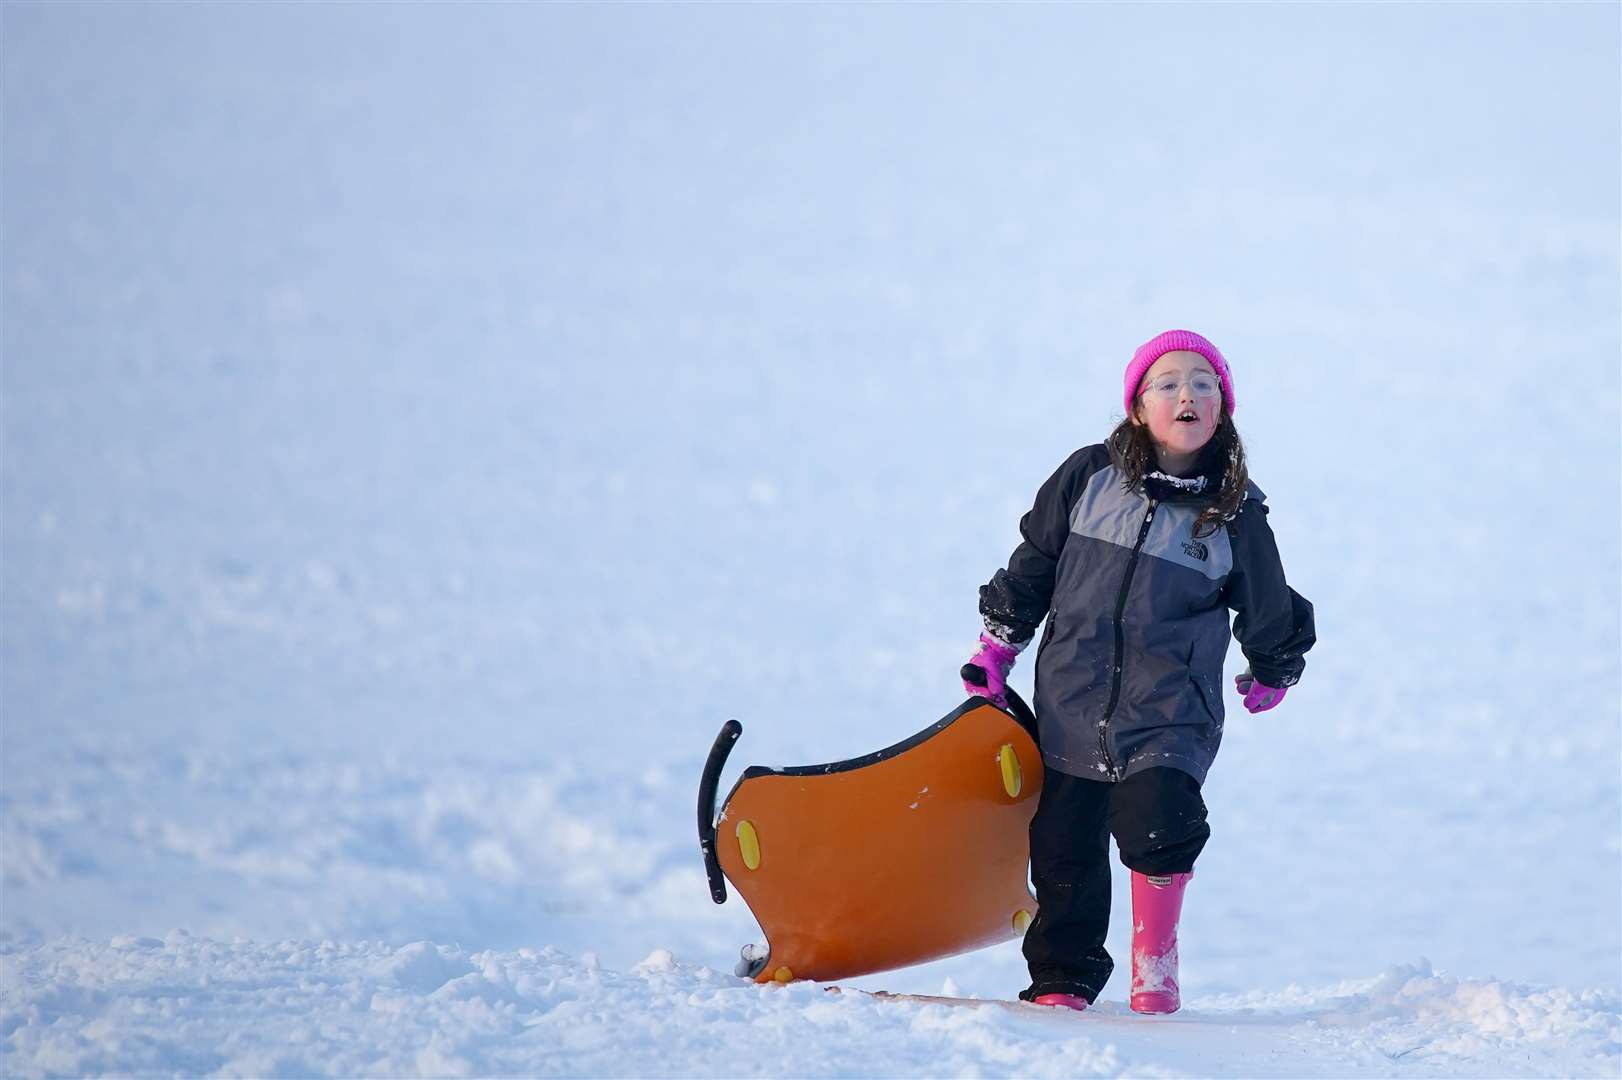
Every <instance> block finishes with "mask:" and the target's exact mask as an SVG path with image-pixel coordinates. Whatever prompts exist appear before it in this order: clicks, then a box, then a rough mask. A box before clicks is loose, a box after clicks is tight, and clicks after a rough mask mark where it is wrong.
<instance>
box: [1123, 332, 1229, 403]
mask: <svg viewBox="0 0 1622 1080" xmlns="http://www.w3.org/2000/svg"><path fill="white" fill-rule="evenodd" d="M1181 350H1186V351H1188V352H1196V353H1199V354H1200V355H1201V356H1203V357H1205V358H1206V359H1207V360H1209V361H1211V367H1212V368H1213V369H1214V370H1215V371H1216V373H1217V378H1218V379H1220V380H1221V381H1222V402H1223V404H1224V405H1226V406H1227V407H1228V415H1229V416H1232V415H1233V410H1234V409H1235V408H1237V407H1238V403H1237V402H1235V401H1234V399H1233V374H1232V373H1231V372H1229V371H1228V362H1227V361H1226V360H1224V359H1223V358H1222V353H1221V351H1220V350H1218V349H1217V347H1216V346H1215V345H1213V344H1211V343H1210V342H1209V341H1207V340H1205V339H1204V338H1203V337H1201V336H1200V335H1198V334H1196V333H1195V332H1194V331H1192V330H1167V331H1166V332H1165V333H1162V334H1156V335H1155V336H1154V337H1152V338H1150V339H1149V340H1148V341H1145V342H1144V343H1143V344H1142V345H1139V346H1138V351H1137V352H1135V353H1133V354H1132V362H1131V363H1130V364H1128V365H1126V378H1125V380H1124V383H1125V392H1126V396H1125V399H1124V400H1125V403H1126V415H1128V416H1131V415H1132V399H1133V398H1135V397H1137V396H1138V384H1139V383H1141V382H1142V381H1143V376H1144V375H1145V374H1146V373H1147V372H1148V370H1149V369H1150V368H1152V367H1154V366H1155V361H1156V360H1159V359H1160V358H1161V357H1162V356H1165V355H1166V354H1167V353H1169V352H1178V351H1181Z"/></svg>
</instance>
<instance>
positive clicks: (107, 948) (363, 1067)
mask: <svg viewBox="0 0 1622 1080" xmlns="http://www.w3.org/2000/svg"><path fill="white" fill-rule="evenodd" d="M0 971H3V976H4V978H3V980H0V987H3V988H0V1034H3V1043H0V1050H3V1055H4V1056H3V1064H4V1072H5V1074H6V1075H7V1076H19V1077H31V1076H47V1075H60V1074H73V1075H87V1074H97V1073H106V1072H119V1073H135V1074H142V1073H157V1072H179V1073H186V1074H194V1075H219V1076H289V1075H301V1076H302V1075H309V1076H405V1075H435V1076H470V1075H515V1074H525V1075H573V1076H586V1075H646V1076H654V1075H716V1074H725V1075H740V1076H766V1075H785V1074H791V1075H852V1074H862V1075H881V1074H882V1075H918V1074H928V1075H952V1076H985V1075H1010V1074H1016V1073H1017V1074H1020V1075H1029V1076H1076V1075H1085V1076H1115V1075H1121V1074H1123V1073H1130V1074H1133V1075H1140V1076H1141V1075H1162V1076H1176V1075H1200V1074H1210V1073H1212V1072H1220V1071H1224V1065H1223V1063H1224V1062H1227V1063H1230V1064H1232V1063H1235V1062H1238V1061H1244V1062H1245V1063H1246V1065H1245V1070H1244V1071H1245V1072H1247V1073H1248V1074H1250V1075H1259V1074H1261V1073H1260V1072H1259V1071H1258V1069H1257V1063H1258V1062H1260V1063H1271V1064H1269V1065H1267V1066H1266V1067H1267V1069H1271V1070H1276V1074H1277V1075H1294V1076H1310V1075H1339V1076H1350V1075H1388V1074H1389V1073H1390V1072H1391V1071H1392V1069H1393V1068H1394V1067H1395V1066H1396V1063H1397V1062H1400V1063H1401V1065H1400V1067H1401V1070H1402V1072H1403V1073H1404V1074H1405V1075H1406V1074H1413V1075H1427V1076H1447V1075H1470V1074H1478V1075H1479V1074H1492V1075H1528V1076H1534V1075H1569V1076H1585V1075H1593V1076H1603V1075H1615V1073H1616V1069H1617V1064H1618V1055H1619V1044H1622V1035H1619V1031H1622V1028H1619V1015H1618V1002H1617V1000H1616V998H1615V997H1614V996H1609V995H1606V994H1601V993H1597V992H1589V993H1573V992H1570V991H1565V990H1534V989H1527V988H1523V987H1518V986H1514V985H1510V984H1507V983H1502V982H1497V981H1494V980H1479V979H1466V980H1460V979H1454V978H1450V977H1447V976H1444V975H1438V974H1435V973H1433V972H1432V971H1431V970H1430V968H1429V966H1428V965H1426V964H1419V965H1415V966H1410V967H1394V968H1391V969H1389V970H1388V971H1386V972H1385V973H1384V974H1383V975H1380V976H1379V977H1377V978H1374V979H1371V980H1366V981H1364V982H1362V983H1358V984H1345V985H1342V986H1337V987H1334V988H1330V989H1328V990H1319V991H1314V990H1308V989H1301V988H1297V987H1292V988H1290V989H1288V990H1286V991H1284V992H1282V993H1280V994H1274V995H1263V994H1257V995H1248V996H1244V997H1233V998H1212V999H1208V1000H1205V1001H1200V1000H1195V1001H1192V1002H1191V1003H1190V1005H1189V1007H1187V1008H1186V1009H1185V1010H1184V1011H1183V1012H1182V1013H1180V1014H1178V1015H1177V1016H1175V1017H1164V1018H1153V1019H1151V1018H1145V1017H1139V1016H1136V1015H1134V1014H1132V1013H1131V1012H1130V1011H1128V1010H1126V1008H1125V1007H1124V1006H1123V1005H1121V1004H1120V1003H1118V1002H1112V1001H1108V1000H1105V1001H1101V1002H1100V1003H1099V1004H1098V1005H1097V1006H1096V1007H1095V1008H1094V1009H1092V1010H1089V1011H1088V1012H1086V1013H1080V1014H1076V1013H1068V1012H1056V1011H1047V1010H1041V1009H1037V1008H1035V1007H1030V1006H1016V1007H1011V1008H958V1007H952V1006H944V1005H935V1004H927V1003H918V1002H909V1001H882V1000H877V999H874V998H872V997H869V996H866V995H862V994H840V995H832V994H829V993H827V992H826V990H825V988H824V987H822V986H819V985H816V984H810V983H797V984H794V985H790V986H758V985H756V984H753V983H748V982H745V981H743V980H741V979H738V978H736V977H735V976H732V975H729V974H725V973H723V972H718V971H715V970H713V969H711V968H708V967H702V966H699V967H693V966H689V965H686V964H684V963H682V962H681V961H680V960H679V959H678V958H677V957H676V956H675V955H673V954H672V953H671V952H670V950H668V949H656V950H654V951H653V952H651V953H650V954H649V955H648V956H647V957H646V958H645V959H644V960H643V961H642V962H641V963H639V964H636V965H635V966H634V967H633V968H632V969H631V970H630V971H627V972H618V971H613V970H611V969H608V968H605V967H604V966H603V965H602V964H601V963H599V962H598V960H597V959H596V957H595V956H593V955H592V954H589V953H588V954H585V955H582V956H579V957H573V956H570V955H567V954H565V953H563V952H561V951H559V950H557V949H554V948H550V947H548V948H540V949H518V950H516V951H484V952H472V953H469V952H465V951H463V950H462V949H460V948H457V947H455V946H447V945H439V944H435V943H432V942H415V943H412V944H409V945H405V946H401V947H397V948H396V947H390V946H386V945H381V944H373V943H347V944H341V943H334V942H332V941H323V942H319V943H314V942H309V941H299V940H289V941H282V942H276V943H271V944H259V943H255V942H251V941H245V940H237V941H233V942H229V943H227V942H221V941H212V940H208V939H206V938H199V937H194V936H192V935H190V934H187V933H185V932H184V931H178V930H177V931H174V932H172V933H170V934H169V935H167V936H166V937H165V938H163V939H162V940H159V939H156V938H150V937H121V938H115V939H113V940H111V941H107V942H91V941H85V940H75V939H59V940H56V941H53V942H50V943H48V944H41V945H36V946H29V947H19V946H15V945H11V946H4V947H0Z"/></svg>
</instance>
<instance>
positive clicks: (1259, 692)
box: [1233, 668, 1289, 713]
mask: <svg viewBox="0 0 1622 1080" xmlns="http://www.w3.org/2000/svg"><path fill="white" fill-rule="evenodd" d="M1233 686H1234V689H1235V690H1238V691H1239V692H1240V693H1241V694H1243V695H1245V708H1246V709H1248V710H1249V711H1250V712H1253V713H1259V712H1266V711H1267V710H1268V709H1271V708H1272V707H1273V706H1275V705H1277V704H1278V703H1279V702H1281V701H1283V700H1284V693H1285V691H1287V690H1288V689H1289V687H1287V686H1279V687H1273V686H1268V685H1267V684H1266V683H1261V682H1257V681H1256V676H1254V675H1252V674H1251V673H1250V669H1249V668H1246V669H1245V672H1244V674H1243V675H1235V676H1234V679H1233Z"/></svg>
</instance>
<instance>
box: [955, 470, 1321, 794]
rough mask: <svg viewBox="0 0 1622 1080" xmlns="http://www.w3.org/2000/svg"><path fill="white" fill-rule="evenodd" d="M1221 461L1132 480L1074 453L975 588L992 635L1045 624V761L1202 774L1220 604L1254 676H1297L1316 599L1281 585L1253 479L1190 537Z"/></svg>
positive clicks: (1117, 776) (1074, 769)
mask: <svg viewBox="0 0 1622 1080" xmlns="http://www.w3.org/2000/svg"><path fill="white" fill-rule="evenodd" d="M1222 467H1223V462H1222V461H1221V460H1220V458H1219V457H1218V456H1217V455H1215V454H1210V453H1208V454H1206V455H1204V456H1203V457H1202V459H1201V460H1200V461H1198V462H1196V464H1195V466H1194V468H1193V469H1191V470H1190V471H1189V476H1188V477H1186V478H1172V477H1165V476H1161V475H1159V474H1151V475H1150V476H1149V477H1147V478H1146V479H1145V480H1144V482H1143V484H1142V485H1140V486H1139V487H1137V488H1127V487H1124V486H1123V483H1122V481H1123V478H1124V474H1123V473H1122V471H1121V470H1120V468H1119V467H1118V466H1117V465H1115V464H1114V463H1112V461H1111V459H1110V454H1109V450H1108V448H1107V447H1105V446H1104V445H1103V444H1102V443H1100V444H1097V445H1094V446H1088V447H1083V448H1082V449H1080V450H1077V451H1076V452H1075V453H1074V454H1072V455H1070V458H1069V459H1068V460H1067V461H1065V463H1064V464H1063V465H1061V466H1059V469H1058V471H1057V472H1055V473H1054V474H1053V475H1052V476H1051V477H1049V478H1048V481H1047V482H1046V483H1045V484H1043V485H1042V488H1041V490H1040V491H1038V492H1037V493H1036V502H1035V504H1034V505H1033V506H1032V507H1031V511H1030V513H1028V514H1026V515H1025V516H1024V517H1023V518H1022V519H1021V520H1020V524H1019V528H1020V533H1021V535H1022V536H1023V537H1024V541H1023V542H1022V543H1021V544H1020V545H1019V546H1018V547H1017V548H1015V549H1014V554H1013V556H1012V557H1011V558H1010V559H1009V560H1008V568H1007V569H1006V570H998V571H997V572H996V574H995V575H994V576H993V577H992V579H991V581H990V582H989V583H988V584H986V585H984V586H982V587H981V589H980V614H981V616H982V617H983V618H984V620H985V624H986V628H987V630H988V631H989V632H990V633H992V634H993V635H995V636H997V637H999V638H1001V639H1002V640H1004V641H1007V642H1009V643H1010V644H1014V645H1023V644H1025V643H1027V642H1029V641H1030V640H1031V638H1032V636H1033V635H1034V633H1035V630H1036V626H1037V624H1038V623H1040V622H1041V621H1042V619H1043V617H1044V616H1045V617H1046V618H1047V628H1046V630H1045V631H1044V632H1043V635H1042V644H1041V646H1040V648H1039V649H1038V651H1037V656H1036V694H1035V699H1036V700H1035V708H1036V715H1037V720H1038V723H1039V730H1040V736H1041V744H1042V758H1043V762H1044V764H1046V765H1047V767H1048V768H1051V769H1057V770H1058V771H1059V772H1062V773H1067V774H1069V775H1071V776H1080V777H1087V778H1090V779H1094V780H1106V781H1114V780H1121V779H1124V778H1125V777H1127V776H1130V775H1132V774H1133V773H1136V772H1139V771H1141V770H1143V769H1147V768H1152V767H1154V766H1171V767H1172V768H1176V769H1181V770H1182V771H1184V772H1187V773H1190V774H1192V775H1193V777H1194V778H1195V780H1197V781H1199V782H1200V783H1204V782H1205V775H1206V772H1207V771H1208V770H1209V769H1210V767H1211V762H1212V760H1213V759H1214V758H1215V757H1216V752H1217V747H1218V745H1219V744H1220V743H1221V741H1222V685H1221V684H1222V662H1223V659H1224V658H1225V657H1226V656H1227V652H1228V640H1229V636H1230V635H1229V627H1228V610H1229V609H1230V608H1231V609H1232V610H1233V611H1234V612H1235V613H1236V616H1235V618H1234V621H1233V629H1232V636H1234V637H1237V638H1238V639H1239V644H1240V648H1241V649H1242V650H1243V651H1244V654H1245V658H1246V659H1247V660H1249V661H1250V668H1251V671H1252V672H1253V673H1254V674H1255V676H1256V678H1257V679H1259V680H1260V681H1261V682H1263V683H1265V684H1266V685H1268V686H1291V685H1293V684H1294V683H1295V682H1296V681H1297V680H1299V679H1300V678H1301V671H1302V669H1303V668H1304V667H1305V660H1303V658H1302V657H1303V654H1305V653H1306V651H1307V650H1308V649H1310V648H1311V647H1312V645H1313V642H1314V641H1315V640H1316V632H1315V630H1314V627H1313V617H1312V605H1311V604H1310V603H1308V602H1307V601H1306V600H1305V599H1304V598H1303V597H1301V596H1300V595H1299V594H1298V593H1296V591H1295V590H1294V589H1291V588H1290V587H1289V585H1288V584H1286V583H1285V580H1284V569H1283V567H1282V566H1281V565H1280V564H1279V557H1278V547H1277V545H1276V544H1275V543H1274V541H1273V531H1272V529H1270V528H1269V527H1268V525H1267V507H1266V505H1265V503H1264V499H1265V496H1264V495H1263V494H1262V492H1261V489H1260V488H1258V487H1256V485H1255V484H1251V485H1250V486H1249V488H1248V490H1247V492H1246V495H1245V500H1244V502H1243V504H1242V506H1241V509H1240V511H1239V513H1238V514H1237V515H1236V516H1235V517H1234V519H1233V520H1232V521H1229V522H1227V523H1226V525H1224V526H1223V527H1221V528H1218V529H1217V530H1216V531H1215V532H1214V533H1212V534H1210V535H1208V536H1204V537H1199V538H1196V537H1195V536H1194V519H1195V518H1196V516H1198V514H1199V512H1200V511H1201V510H1202V509H1204V508H1205V507H1206V506H1208V505H1209V503H1210V501H1211V498H1212V497H1213V496H1214V495H1215V493H1216V492H1217V491H1218V490H1219V489H1220V486H1221V480H1222V475H1221V470H1222ZM1202 477H1203V481H1202V480H1201V478H1202Z"/></svg>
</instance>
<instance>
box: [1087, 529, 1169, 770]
mask: <svg viewBox="0 0 1622 1080" xmlns="http://www.w3.org/2000/svg"><path fill="white" fill-rule="evenodd" d="M1156 505H1158V504H1157V503H1156V502H1155V500H1154V499H1150V500H1149V510H1148V512H1147V513H1145V514H1144V515H1143V524H1142V525H1140V526H1138V542H1137V543H1136V544H1133V545H1132V558H1131V559H1130V560H1128V562H1127V564H1126V573H1125V574H1123V575H1121V591H1120V592H1119V593H1117V594H1116V596H1115V663H1114V664H1113V665H1112V666H1111V667H1112V670H1111V672H1110V687H1109V704H1108V705H1106V706H1104V718H1103V719H1102V720H1100V721H1099V722H1098V750H1099V752H1100V753H1101V754H1103V755H1104V765H1105V767H1107V768H1108V769H1109V774H1110V776H1111V777H1112V778H1114V779H1116V780H1119V779H1120V778H1121V776H1120V770H1119V769H1117V768H1116V766H1115V759H1114V758H1112V757H1111V756H1110V752H1109V743H1108V740H1107V738H1106V736H1107V734H1108V731H1109V728H1108V724H1109V720H1110V717H1111V716H1114V715H1115V706H1116V703H1117V702H1119V701H1120V698H1121V665H1122V663H1123V661H1124V657H1125V653H1126V634H1125V631H1124V630H1123V629H1122V626H1121V621H1122V616H1123V615H1124V614H1125V612H1126V593H1127V590H1128V589H1130V588H1131V587H1132V575H1133V574H1134V573H1136V572H1137V569H1138V554H1139V553H1140V552H1141V551H1142V550H1143V542H1144V541H1145V540H1146V539H1148V537H1149V526H1150V525H1151V524H1152V523H1153V522H1154V520H1155V506H1156Z"/></svg>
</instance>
